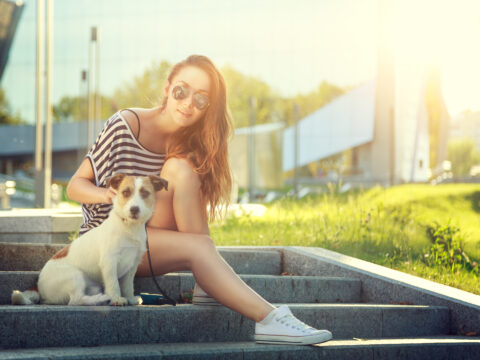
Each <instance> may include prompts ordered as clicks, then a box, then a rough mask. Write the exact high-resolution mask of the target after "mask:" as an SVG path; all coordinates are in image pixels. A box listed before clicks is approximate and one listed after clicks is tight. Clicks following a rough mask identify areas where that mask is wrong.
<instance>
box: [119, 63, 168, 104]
mask: <svg viewBox="0 0 480 360" xmlns="http://www.w3.org/2000/svg"><path fill="white" fill-rule="evenodd" d="M171 67H172V65H171V64H170V63H169V62H168V61H162V62H160V63H154V64H152V66H151V67H149V68H147V69H146V70H145V71H144V72H143V74H141V75H139V76H135V77H134V78H133V80H132V81H130V82H127V83H125V84H123V85H122V86H120V87H119V88H117V90H116V91H115V92H114V94H113V101H114V105H115V107H116V108H117V109H124V108H129V107H146V108H148V107H152V106H157V105H159V104H160V103H161V102H162V98H163V86H164V85H165V81H166V80H167V76H168V73H169V70H170V68H171Z"/></svg>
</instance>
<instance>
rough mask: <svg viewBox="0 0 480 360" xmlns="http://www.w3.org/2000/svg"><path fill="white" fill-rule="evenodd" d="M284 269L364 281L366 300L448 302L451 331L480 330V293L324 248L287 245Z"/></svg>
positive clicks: (444, 303) (299, 272)
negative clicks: (473, 292) (479, 294)
mask: <svg viewBox="0 0 480 360" xmlns="http://www.w3.org/2000/svg"><path fill="white" fill-rule="evenodd" d="M283 260H284V261H283V265H284V271H287V272H293V273H297V274H300V275H322V276H345V277H351V278H357V279H360V280H361V281H362V301H364V302H368V303H411V304H426V305H438V306H447V307H448V308H449V309H450V311H451V316H450V320H451V321H450V333H451V334H459V335H461V334H462V331H466V332H476V333H477V334H480V296H478V295H475V294H472V293H469V292H466V291H462V290H459V289H455V288H453V287H450V286H446V285H442V284H438V283H435V282H433V281H429V280H426V279H422V278H420V277H417V276H413V275H410V274H406V273H402V272H400V271H396V270H392V269H390V268H387V267H384V266H380V265H376V264H373V263H370V262H367V261H363V260H360V259H356V258H353V257H350V256H346V255H342V254H339V253H337V252H334V251H330V250H326V249H322V248H308V247H285V248H284V256H283Z"/></svg>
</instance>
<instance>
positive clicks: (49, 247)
mask: <svg viewBox="0 0 480 360" xmlns="http://www.w3.org/2000/svg"><path fill="white" fill-rule="evenodd" d="M64 246H65V245H64V244H24V243H0V271H22V270H24V271H36V270H40V269H41V268H42V267H43V265H44V264H45V263H46V262H47V261H48V259H50V258H51V257H52V255H53V254H55V253H56V252H57V251H59V250H60V249H62V248H63V247H64ZM218 251H219V252H220V254H221V255H222V257H223V258H224V259H225V260H226V261H227V262H228V263H229V264H230V266H231V267H232V268H233V269H234V270H235V272H236V273H238V274H265V275H278V274H280V273H281V269H282V258H281V251H279V250H257V249H251V250H246V249H235V248H232V247H218Z"/></svg>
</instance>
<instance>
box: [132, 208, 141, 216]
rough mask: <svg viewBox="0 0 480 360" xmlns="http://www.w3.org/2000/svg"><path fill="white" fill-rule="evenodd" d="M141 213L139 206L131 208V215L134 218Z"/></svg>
mask: <svg viewBox="0 0 480 360" xmlns="http://www.w3.org/2000/svg"><path fill="white" fill-rule="evenodd" d="M139 212H140V208H139V207H138V206H132V207H131V208H130V214H132V215H133V216H136V215H138V213H139Z"/></svg>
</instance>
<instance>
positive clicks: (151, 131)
mask: <svg viewBox="0 0 480 360" xmlns="http://www.w3.org/2000/svg"><path fill="white" fill-rule="evenodd" d="M163 95H164V100H163V103H162V104H161V105H160V106H158V107H154V108H152V109H139V108H136V109H125V110H122V111H119V112H118V113H116V114H115V115H113V116H112V117H111V118H110V119H109V120H108V121H107V123H106V125H105V127H104V129H103V130H102V132H101V133H100V135H99V136H98V138H97V140H96V142H95V144H94V145H93V147H92V149H91V150H90V151H89V153H88V154H87V156H86V158H85V159H84V161H83V162H82V164H81V165H80V167H79V168H78V170H77V171H76V173H75V174H74V175H73V177H72V179H71V180H70V183H69V184H68V188H67V192H68V196H69V197H70V198H71V199H73V200H76V201H78V202H80V203H83V207H82V209H83V213H84V218H85V223H84V224H83V225H82V227H81V229H80V233H84V232H86V231H88V230H89V229H91V228H93V227H95V226H98V225H99V224H100V223H101V222H102V221H103V220H104V219H105V218H106V217H107V215H108V212H109V211H110V209H111V203H112V199H113V197H114V196H116V194H115V191H114V190H113V189H111V188H106V185H105V184H106V183H105V181H106V179H107V178H108V177H110V176H112V175H114V174H115V173H119V172H123V173H128V174H130V175H150V174H155V175H160V176H161V177H162V178H164V179H166V180H168V184H169V187H168V191H160V192H159V193H158V195H157V202H156V207H155V211H154V215H153V217H152V218H151V220H150V222H149V223H148V226H147V235H148V239H149V246H150V253H151V260H152V266H153V271H154V273H155V274H156V275H160V274H165V273H169V272H174V271H180V270H191V271H192V272H193V275H194V277H195V280H196V282H197V284H198V285H199V286H198V285H196V288H195V292H199V293H204V292H203V290H204V291H205V292H206V293H207V294H209V295H210V296H211V297H213V298H214V299H216V300H217V301H218V302H220V303H221V304H223V305H225V306H227V307H229V308H230V309H232V310H235V311H237V312H239V313H240V314H242V315H244V316H246V317H248V318H250V319H252V320H254V321H255V322H256V327H255V340H256V341H257V342H265V343H295V344H302V345H303V344H313V343H319V342H323V341H327V340H329V339H331V336H332V335H331V333H330V332H329V331H327V330H316V329H313V328H311V327H309V326H307V325H305V324H304V323H302V322H300V321H299V320H298V319H296V318H295V317H294V316H293V315H292V314H291V312H290V310H289V309H288V307H286V306H280V307H278V308H275V307H274V306H273V305H271V304H270V303H268V302H267V301H266V300H264V299H263V298H262V297H261V296H259V295H258V294H257V293H256V292H254V291H253V290H252V289H251V288H250V287H248V286H247V285H246V284H245V283H244V282H243V281H242V280H241V279H240V278H239V277H238V276H237V275H236V274H235V273H234V271H233V270H232V268H231V267H230V266H229V265H228V264H227V263H226V262H225V260H224V259H223V258H222V257H221V256H220V255H219V253H218V252H217V250H216V248H215V244H214V242H213V241H212V239H211V238H210V236H209V230H208V218H209V217H210V218H212V217H214V216H215V209H216V208H217V207H218V206H219V205H223V204H226V203H228V199H229V197H230V189H231V177H230V168H229V164H228V144H227V141H228V138H229V135H230V132H231V127H232V126H231V119H230V116H229V114H228V110H227V101H226V90H225V83H224V80H223V77H222V75H221V74H220V72H219V71H218V70H217V68H216V67H215V65H214V64H213V63H212V62H211V61H210V60H209V59H208V58H207V57H205V56H199V55H193V56H190V57H188V58H187V59H186V60H184V61H182V62H180V63H178V64H177V65H175V66H174V67H173V69H172V71H171V73H170V75H169V76H168V80H167V81H166V83H165V86H164V94H163ZM207 205H208V206H209V209H210V210H209V211H208V212H207ZM149 275H150V269H149V266H148V260H147V259H146V258H144V261H142V263H141V264H140V266H139V268H138V271H137V276H149ZM200 287H201V288H200ZM202 289H203V290H202ZM194 295H195V293H194Z"/></svg>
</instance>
